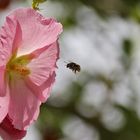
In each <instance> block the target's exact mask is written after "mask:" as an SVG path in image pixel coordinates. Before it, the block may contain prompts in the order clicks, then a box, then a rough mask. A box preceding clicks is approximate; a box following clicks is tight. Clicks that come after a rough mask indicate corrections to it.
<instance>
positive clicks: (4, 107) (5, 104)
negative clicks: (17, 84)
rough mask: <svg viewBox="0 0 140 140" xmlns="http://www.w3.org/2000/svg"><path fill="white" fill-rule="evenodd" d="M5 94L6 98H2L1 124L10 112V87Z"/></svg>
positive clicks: (0, 104)
mask: <svg viewBox="0 0 140 140" xmlns="http://www.w3.org/2000/svg"><path fill="white" fill-rule="evenodd" d="M5 87H6V86H5ZM5 92H6V94H5V96H3V97H0V123H1V122H2V121H3V119H4V118H5V116H6V115H7V114H8V111H9V102H10V95H9V88H8V87H6V91H5Z"/></svg>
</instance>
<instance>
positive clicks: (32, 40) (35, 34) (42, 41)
mask: <svg viewBox="0 0 140 140" xmlns="http://www.w3.org/2000/svg"><path fill="white" fill-rule="evenodd" d="M9 18H11V19H13V20H16V21H18V22H19V24H20V26H21V30H22V45H21V46H20V47H19V48H18V54H17V55H18V56H20V55H25V54H29V53H31V52H33V51H34V50H36V49H39V48H42V47H44V46H48V45H50V44H52V43H54V42H55V41H56V40H57V38H58V35H59V34H60V33H61V32H62V25H61V24H60V23H57V22H56V21H55V20H54V19H45V18H44V17H43V16H42V15H41V14H39V13H38V12H37V11H35V10H33V9H31V8H21V9H17V10H15V11H14V12H12V13H11V14H10V15H9Z"/></svg>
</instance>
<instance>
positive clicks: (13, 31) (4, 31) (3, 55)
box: [0, 17, 22, 65]
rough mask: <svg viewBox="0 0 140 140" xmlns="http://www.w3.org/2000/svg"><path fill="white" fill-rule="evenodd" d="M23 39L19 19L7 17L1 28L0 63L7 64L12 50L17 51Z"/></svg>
mask: <svg viewBox="0 0 140 140" xmlns="http://www.w3.org/2000/svg"><path fill="white" fill-rule="evenodd" d="M21 41H22V32H21V28H20V25H19V23H18V21H15V20H11V19H10V18H9V17H7V18H6V22H5V24H4V26H3V27H2V28H1V29H0V65H6V63H7V62H8V60H9V58H10V57H11V54H12V52H13V53H15V52H16V50H17V48H18V47H19V46H20V44H21Z"/></svg>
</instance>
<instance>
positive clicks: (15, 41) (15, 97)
mask: <svg viewBox="0 0 140 140" xmlns="http://www.w3.org/2000/svg"><path fill="white" fill-rule="evenodd" d="M61 32H62V25H61V24H60V23H58V22H56V21H55V20H54V19H46V18H44V17H43V16H42V15H40V14H39V13H38V12H36V11H35V10H33V9H31V8H21V9H17V10H15V11H13V12H12V13H11V14H10V15H9V16H7V17H6V22H5V24H4V26H3V27H2V28H1V29H0V123H1V122H2V123H4V122H5V121H4V120H5V119H6V116H8V117H9V119H10V122H11V123H12V126H13V127H14V128H15V129H18V130H25V129H26V128H27V126H29V125H30V124H31V123H32V122H33V121H34V120H36V119H37V117H38V114H39V107H40V105H41V103H42V102H45V101H46V100H47V98H48V97H49V94H50V90H51V87H52V85H53V83H54V81H55V68H56V61H57V59H58V56H59V46H58V41H57V40H58V36H59V34H60V33H61ZM0 129H1V125H0Z"/></svg>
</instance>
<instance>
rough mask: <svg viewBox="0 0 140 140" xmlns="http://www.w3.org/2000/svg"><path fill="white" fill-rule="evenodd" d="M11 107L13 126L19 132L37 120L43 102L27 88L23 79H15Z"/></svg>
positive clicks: (12, 82)
mask: <svg viewBox="0 0 140 140" xmlns="http://www.w3.org/2000/svg"><path fill="white" fill-rule="evenodd" d="M10 95H11V98H10V107H9V113H8V115H9V117H10V118H11V119H12V124H13V125H14V127H15V128H17V129H19V130H23V129H24V130H25V129H26V127H27V126H28V125H29V124H31V123H32V122H33V121H34V120H36V119H37V117H38V114H39V106H40V104H41V102H40V101H39V100H38V99H37V97H36V96H35V95H34V93H33V92H32V91H31V90H30V89H29V88H28V87H27V86H26V84H25V82H24V80H23V79H21V78H17V77H16V78H14V79H12V81H11V83H10Z"/></svg>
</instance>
